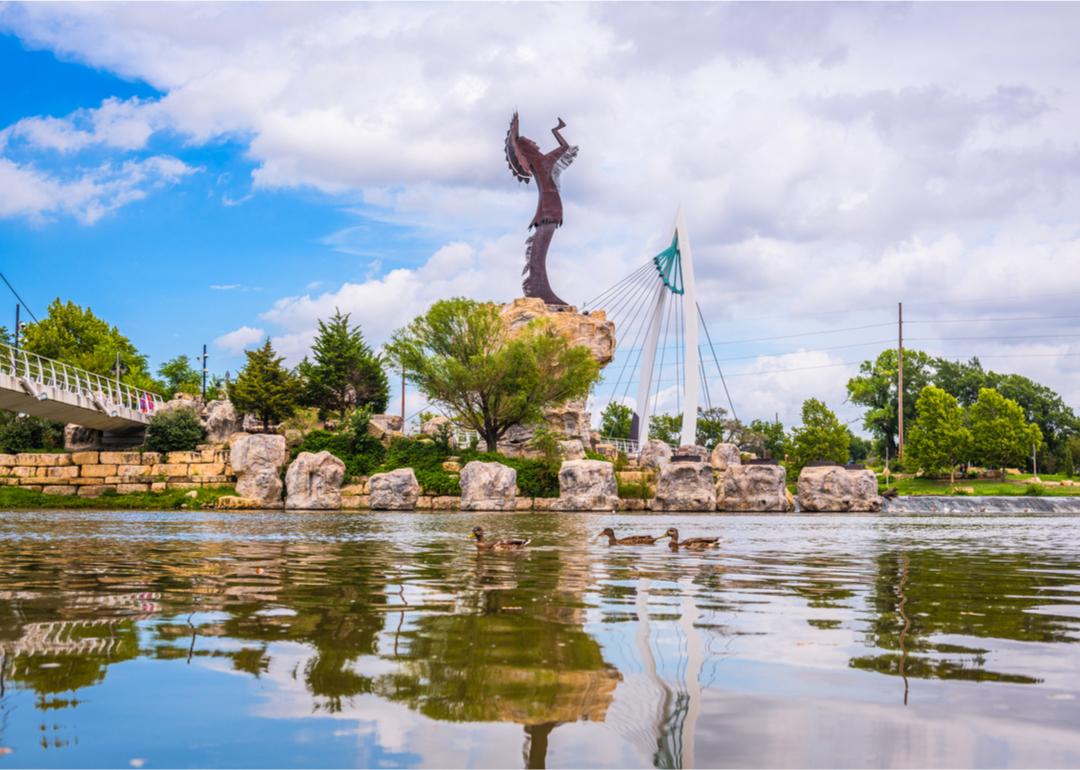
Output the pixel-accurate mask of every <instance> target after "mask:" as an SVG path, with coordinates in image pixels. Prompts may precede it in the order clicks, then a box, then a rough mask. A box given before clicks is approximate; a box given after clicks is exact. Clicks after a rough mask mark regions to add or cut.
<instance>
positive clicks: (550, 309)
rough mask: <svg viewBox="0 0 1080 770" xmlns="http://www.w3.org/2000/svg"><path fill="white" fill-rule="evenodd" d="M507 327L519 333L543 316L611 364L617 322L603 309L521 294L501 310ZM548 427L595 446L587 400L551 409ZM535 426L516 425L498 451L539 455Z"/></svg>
mask: <svg viewBox="0 0 1080 770" xmlns="http://www.w3.org/2000/svg"><path fill="white" fill-rule="evenodd" d="M500 315H501V316H502V321H503V324H504V326H505V327H506V329H507V330H508V331H509V332H510V333H511V334H513V333H515V332H520V331H521V330H523V329H524V328H525V327H526V326H528V325H529V324H530V323H531V322H533V321H535V320H537V319H541V318H542V319H544V320H546V321H547V322H549V323H550V324H551V325H552V326H553V327H554V328H555V329H556V330H558V331H559V332H560V333H562V334H563V335H564V336H565V337H566V338H567V339H568V340H569V341H570V343H571V344H573V345H581V346H583V347H586V348H588V349H589V352H590V353H592V356H593V358H594V359H596V363H598V364H599V365H600V367H601V368H603V367H604V366H606V365H607V364H609V363H611V359H612V358H613V357H614V355H615V324H614V323H613V322H611V321H609V320H607V315H606V314H605V313H604V311H602V310H597V311H592V312H588V313H579V312H578V311H577V308H575V307H573V306H572V305H548V304H545V302H544V301H543V300H542V299H538V298H535V297H520V298H518V299H515V300H514V301H513V302H510V303H508V304H506V305H503V306H502V310H501V311H500ZM544 420H545V423H546V425H547V427H548V428H549V429H550V430H551V431H552V432H553V433H555V434H556V435H557V436H559V437H560V438H562V439H564V440H575V439H576V440H578V441H580V442H581V444H582V446H583V447H584V448H586V449H589V448H592V428H591V422H592V416H591V414H590V413H589V411H588V410H587V409H586V404H585V399H578V400H575V401H568V402H567V403H565V404H563V405H561V406H558V407H554V408H552V409H548V410H546V411H545V413H544ZM534 434H535V428H534V427H532V426H528V425H514V426H512V427H511V428H510V429H509V430H508V431H507V432H506V434H505V435H504V436H503V438H502V440H501V441H499V452H500V453H502V454H504V455H506V456H507V457H537V456H539V455H538V453H537V452H536V450H535V449H533V447H532V440H533V436H534Z"/></svg>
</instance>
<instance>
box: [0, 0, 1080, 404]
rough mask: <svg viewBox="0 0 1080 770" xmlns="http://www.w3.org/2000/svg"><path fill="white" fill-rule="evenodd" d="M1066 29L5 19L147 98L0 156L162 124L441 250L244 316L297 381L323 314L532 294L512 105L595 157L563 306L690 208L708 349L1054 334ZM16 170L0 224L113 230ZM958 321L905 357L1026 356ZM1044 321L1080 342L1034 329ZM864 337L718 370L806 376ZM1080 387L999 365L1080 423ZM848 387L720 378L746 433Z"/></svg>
mask: <svg viewBox="0 0 1080 770" xmlns="http://www.w3.org/2000/svg"><path fill="white" fill-rule="evenodd" d="M1076 21H1077V11H1076V8H1075V7H1074V6H1069V5H1067V4H1062V5H1040V6H1038V7H1037V8H1036V9H1035V10H1034V11H1033V10H1032V9H1030V8H1021V7H1017V6H1010V5H1004V4H997V5H975V4H972V5H965V6H954V5H939V4H915V5H876V6H875V5H858V4H817V5H788V6H783V5H761V6H756V5H749V4H712V5H708V4H707V5H701V4H670V5H652V4H595V5H587V4H540V3H534V4H526V5H495V6H491V5H470V4H465V5H420V4H406V5H392V4H368V5H346V4H331V5H316V6H310V5H308V6H294V5H286V4H270V5H256V6H252V5H230V4H213V5H212V4H201V5H194V6H180V7H173V8H169V9H168V10H167V11H166V10H163V9H161V8H159V7H154V6H152V5H147V6H126V5H125V6H113V5H108V4H105V5H93V4H90V5H66V4H64V5H58V4H25V5H7V6H3V7H2V8H0V28H4V29H7V30H10V31H12V32H14V33H15V34H17V35H19V36H20V37H21V38H22V39H23V40H25V41H27V42H28V43H29V44H32V45H37V46H42V47H47V48H50V49H52V50H55V51H58V52H59V53H60V54H62V55H63V56H66V57H68V58H73V59H75V60H79V61H83V62H86V63H88V64H90V65H92V66H97V67H103V68H107V69H110V70H112V71H115V72H118V73H120V74H121V75H123V76H126V77H135V78H142V79H145V80H146V81H148V82H150V83H151V84H152V85H154V86H156V87H157V88H159V89H161V90H162V91H163V92H164V93H165V96H164V97H163V98H161V99H160V100H157V101H139V100H128V101H118V100H107V101H106V102H104V103H103V104H102V105H101V107H100V108H99V109H97V110H85V111H79V112H77V113H75V114H73V115H70V116H67V117H65V118H46V117H41V118H27V119H25V120H23V121H20V122H19V123H16V124H15V125H14V126H12V127H9V128H8V129H7V130H5V131H4V132H0V147H3V146H5V145H6V146H7V147H8V148H9V149H10V148H11V147H12V146H23V145H26V146H33V147H37V148H39V149H45V148H50V149H51V150H52V151H55V152H57V153H65V152H66V153H73V152H76V151H78V150H80V149H85V148H86V147H90V146H102V147H108V148H113V149H117V150H133V149H140V148H144V147H145V146H146V144H147V142H148V141H149V138H150V137H151V136H152V135H153V133H154V132H158V131H169V132H175V133H177V134H179V135H180V136H182V137H184V138H185V139H186V141H189V142H191V143H194V144H199V143H204V142H209V141H217V140H220V139H222V138H228V139H234V140H239V141H241V142H244V143H245V144H246V145H247V152H248V155H249V157H250V158H251V159H253V160H254V161H255V163H256V164H257V168H256V170H255V172H254V175H253V180H252V184H253V190H254V192H255V194H258V193H259V191H261V190H264V189H267V188H274V189H278V188H292V187H302V186H307V187H312V188H315V189H318V190H321V191H324V192H328V193H331V194H340V195H341V196H342V200H343V201H345V202H347V203H348V204H353V205H355V204H356V203H357V202H358V201H362V202H363V203H364V204H366V205H365V207H364V208H363V209H362V211H363V216H365V217H378V218H379V219H381V220H384V221H385V222H388V223H391V224H393V225H395V226H399V227H402V228H408V229H410V230H412V231H419V232H421V233H423V234H424V235H426V236H428V237H430V238H431V239H433V240H437V241H439V242H442V243H446V244H447V246H445V247H444V249H443V250H442V251H440V252H439V253H438V254H436V255H435V256H433V257H432V259H431V260H430V261H429V262H428V263H427V264H426V265H423V266H421V267H419V268H415V269H403V268H397V269H390V270H388V271H383V270H382V269H381V267H380V266H379V265H378V264H377V262H378V261H381V263H382V264H396V260H395V259H394V257H395V255H394V254H392V253H372V250H371V247H370V246H369V245H368V241H369V239H368V238H366V237H358V236H363V235H364V233H365V231H364V230H363V228H364V227H366V226H367V224H368V223H367V222H364V221H360V222H358V223H357V225H356V226H355V227H349V226H346V227H342V228H341V229H340V230H339V231H338V232H336V233H333V234H328V235H327V236H326V238H325V239H324V245H326V246H328V247H329V248H334V249H336V250H338V251H340V252H342V253H344V254H351V255H355V256H360V257H362V258H364V259H366V260H374V261H375V263H376V264H375V267H373V268H372V275H371V276H370V277H369V278H368V279H366V280H364V281H359V282H348V283H344V284H342V285H340V286H339V287H338V288H336V289H332V290H325V291H318V289H320V288H321V287H311V288H308V290H307V293H306V294H303V295H300V296H294V297H286V298H282V299H280V300H279V301H278V302H276V303H274V304H273V305H272V306H271V307H269V308H268V310H267V311H266V312H265V313H264V314H263V315H262V317H261V320H262V322H265V324H266V326H267V327H268V328H269V329H270V330H271V332H272V333H274V334H275V341H276V343H277V344H279V345H280V346H281V348H282V350H283V351H284V352H286V353H288V355H289V357H290V359H291V360H295V359H296V358H298V357H299V356H301V355H302V354H303V352H304V348H305V346H306V345H307V344H308V343H309V341H310V339H311V336H312V331H313V329H314V326H315V320H316V319H317V318H319V317H325V315H327V314H329V313H330V312H333V309H334V307H338V306H340V307H341V309H342V310H347V311H351V312H353V313H354V318H355V320H357V321H358V322H360V323H361V324H362V325H363V326H364V329H365V332H366V333H367V334H368V335H369V337H370V338H371V339H372V340H373V341H374V342H376V343H378V342H381V341H382V340H383V339H384V338H385V336H386V335H387V334H388V333H389V331H390V330H391V329H393V328H395V327H396V326H398V325H400V324H401V323H403V322H405V321H407V320H408V319H409V318H411V317H412V316H413V315H415V314H416V313H417V312H420V311H421V310H423V308H424V307H425V306H426V305H427V304H429V303H430V302H431V301H433V300H434V299H437V298H439V297H442V296H448V295H451V294H467V295H470V296H476V297H484V298H488V297H490V298H496V299H509V298H511V297H512V296H515V295H516V294H518V293H519V289H518V286H517V281H518V276H517V275H516V274H517V271H518V269H519V265H520V264H521V258H522V256H521V255H522V246H521V243H522V241H523V240H524V237H525V231H524V226H525V224H526V223H527V221H528V217H529V216H530V214H531V211H532V208H533V206H534V205H535V198H534V195H535V193H534V190H533V188H532V187H531V186H530V187H529V188H524V187H519V186H517V185H516V184H515V183H514V182H513V181H512V180H511V179H510V177H509V175H508V173H507V171H506V169H505V164H504V160H503V158H502V148H501V144H502V139H503V133H504V131H505V127H506V122H507V119H508V117H509V114H510V113H511V112H512V110H513V109H514V108H515V107H520V108H521V110H522V121H523V131H524V132H525V133H526V134H527V135H529V136H531V137H533V138H535V139H537V140H538V141H540V142H541V144H543V145H545V146H550V142H551V139H550V134H549V133H548V129H549V128H550V126H551V125H553V124H554V122H555V117H556V116H558V115H562V117H564V118H565V119H566V120H567V122H568V123H569V124H570V125H569V127H568V128H567V129H566V132H565V133H566V135H567V138H568V139H569V140H570V141H571V142H573V143H576V144H580V146H581V154H580V156H579V158H578V160H577V161H576V162H575V164H574V166H573V167H572V168H571V169H570V170H569V171H567V173H566V175H564V177H563V191H564V198H565V204H566V225H565V227H564V228H563V229H562V230H561V231H560V232H559V233H558V234H557V236H556V237H555V239H554V242H553V246H552V252H551V256H550V268H551V269H550V272H551V273H552V275H553V280H554V283H555V289H556V291H558V292H560V293H562V294H563V295H564V296H565V297H566V298H567V299H569V300H571V301H575V302H578V301H581V300H583V299H585V298H586V297H588V296H592V295H595V294H597V293H599V291H600V290H602V289H603V288H605V287H606V286H609V285H611V284H613V283H615V282H616V281H617V280H618V279H619V278H620V277H622V276H623V275H625V274H626V273H628V272H629V271H630V269H632V267H634V266H636V265H638V264H640V263H641V262H642V261H643V260H644V259H645V258H646V256H648V255H649V254H650V253H651V252H652V251H654V250H656V249H657V247H659V246H660V245H661V244H662V243H663V242H664V241H665V239H666V237H667V232H666V231H667V228H668V226H669V223H670V217H671V215H672V213H673V211H674V208H675V206H676V205H677V204H678V203H679V202H681V203H682V204H683V205H684V207H685V210H686V213H687V219H688V222H689V225H690V231H691V234H692V236H693V242H694V251H695V258H696V261H697V266H698V274H699V285H700V289H701V295H702V297H701V303H702V305H703V307H704V309H705V312H706V315H707V316H708V317H709V319H710V326H711V329H712V331H713V333H714V335H716V336H718V337H722V338H727V339H743V338H757V337H765V336H769V335H784V334H795V333H804V332H807V331H817V330H820V329H827V328H833V327H855V326H860V325H864V324H869V323H874V322H881V321H885V322H887V321H889V320H890V319H891V318H892V317H893V316H894V313H895V303H896V302H897V301H898V300H904V301H905V304H908V305H910V306H911V308H912V313H913V316H912V318H913V320H923V321H934V320H939V319H941V318H956V317H999V316H1009V315H1017V314H1020V313H1021V311H1023V314H1026V315H1054V314H1058V315H1068V314H1069V313H1067V312H1065V310H1066V309H1067V308H1069V307H1071V305H1072V304H1074V303H1075V297H1076V296H1077V294H1078V293H1080V271H1078V270H1076V269H1075V265H1076V264H1077V262H1078V259H1080V219H1078V215H1077V213H1076V212H1077V211H1080V182H1078V181H1077V180H1080V173H1078V172H1080V145H1078V143H1077V140H1076V138H1075V130H1074V126H1075V125H1076V124H1077V122H1078V121H1080V85H1078V84H1080V78H1078V77H1077V63H1076V59H1075V35H1074V30H1075V27H1076ZM973 30H977V33H975V32H973ZM897 62H903V66H897ZM7 163H8V165H7V166H4V165H0V181H8V180H9V181H11V182H16V181H17V182H18V183H19V184H18V189H17V190H15V191H11V188H12V184H5V185H3V187H0V215H6V216H14V215H38V214H40V213H43V212H49V211H55V210H65V206H67V209H71V210H75V211H78V212H80V213H79V214H78V215H79V216H81V217H82V218H83V220H84V221H92V218H93V217H94V216H96V215H97V216H99V215H100V214H95V213H94V212H95V211H97V209H96V208H95V207H93V206H91V205H90V204H88V203H82V204H79V203H72V204H63V203H58V202H56V201H58V200H62V199H63V196H58V194H57V193H58V191H57V190H56V188H55V185H53V184H51V183H50V180H49V178H48V177H45V176H44V175H42V174H41V173H40V172H35V171H33V169H32V168H31V167H29V166H18V165H12V164H13V162H7ZM16 172H18V173H19V174H21V176H19V178H18V179H15V178H14V176H13V174H15V173H16ZM5 174H6V175H7V177H5V176H4V175H5ZM138 189H142V188H138ZM60 192H64V193H65V194H66V195H68V196H75V197H77V193H76V192H75V191H74V190H70V189H68V190H63V191H60ZM97 197H98V198H100V197H101V196H100V195H99V196H97ZM95 199H96V198H95V196H90V200H91V201H93V200H95ZM122 199H123V196H122V195H121V194H116V195H113V196H111V197H109V198H108V200H110V201H113V202H115V201H121V200H122ZM241 200H242V199H241ZM230 202H236V201H232V199H230ZM373 210H374V211H375V212H376V213H373ZM358 242H363V245H362V246H357V243H358ZM954 328H956V327H950V326H940V327H933V326H930V325H929V324H928V325H926V326H924V327H923V331H922V332H920V336H924V337H929V338H931V339H930V340H928V341H926V346H927V348H928V349H929V348H930V347H931V344H933V345H935V346H936V347H937V348H938V349H939V350H935V352H941V353H943V354H947V355H957V356H961V357H965V358H966V357H967V356H968V355H970V354H972V353H982V354H984V355H991V354H997V355H1010V356H1013V355H1020V354H1023V353H1025V352H1031V351H1036V350H1042V348H1039V347H1038V344H1039V343H1038V341H1031V342H1024V341H1019V340H1017V341H1015V342H1016V344H1012V345H1009V346H1007V349H1005V347H1006V346H1002V345H996V344H993V343H992V342H990V341H986V342H981V341H980V342H976V341H972V340H968V341H960V340H950V339H947V338H949V337H955V336H962V335H960V334H954V333H953V330H954ZM1009 328H1016V327H1014V326H1010V325H1008V324H1006V325H999V326H993V327H991V332H996V333H998V334H1002V333H1003V330H1006V329H1009ZM1047 328H1053V329H1055V330H1063V331H1065V332H1068V331H1069V330H1080V324H1077V323H1076V321H1075V320H1070V319H1060V320H1059V321H1056V322H1049V323H1043V324H1042V325H1041V326H1039V325H1038V324H1029V325H1026V326H1024V327H1023V330H1024V331H1028V332H1032V333H1033V331H1038V330H1039V329H1042V330H1044V331H1045V330H1046V329H1047ZM882 334H884V332H881V331H880V330H872V331H867V332H866V333H865V334H863V333H861V332H859V331H858V330H855V331H852V332H849V333H847V334H843V335H838V336H827V337H822V338H821V339H819V340H816V341H815V340H811V341H807V340H805V339H801V338H796V339H790V340H787V341H786V343H785V342H784V341H778V342H776V343H775V344H749V345H741V346H736V345H732V346H727V347H726V348H725V349H724V350H722V351H721V354H722V355H740V354H741V355H749V356H757V355H764V354H768V353H782V354H785V355H802V356H811V355H815V353H814V352H813V349H814V348H823V347H828V346H830V345H838V344H841V343H845V342H846V343H848V344H855V343H860V342H865V341H866V340H869V339H877V338H878V336H880V335H882ZM886 336H887V335H886ZM968 336H973V335H968ZM802 345H805V347H804V348H803V349H802V352H801V353H800V352H799V346H802ZM1055 349H1058V348H1055ZM1060 349H1062V350H1064V348H1060ZM873 351H874V349H873V348H866V349H859V350H856V351H854V352H852V353H851V354H848V353H846V352H845V353H844V354H843V359H842V360H850V359H851V358H853V357H865V356H869V355H871V354H872V352H873ZM830 355H833V354H831V353H830ZM1040 355H1043V353H1040ZM1045 355H1047V356H1051V355H1052V354H1051V353H1046V354H1045ZM827 360H828V361H832V362H835V361H836V360H837V359H836V358H828V359H827ZM1070 362H1071V359H1067V358H1060V359H1055V358H1052V357H1048V358H1045V359H1043V358H1029V359H1025V358H1002V359H998V363H1000V364H1001V365H1002V366H1001V368H1005V367H1006V366H1007V367H1009V368H1015V369H1018V370H1021V371H1024V372H1030V373H1036V372H1037V373H1038V374H1039V376H1043V377H1045V378H1046V381H1047V382H1048V383H1049V384H1051V385H1053V386H1055V387H1057V388H1059V389H1061V390H1062V392H1063V393H1065V394H1066V395H1069V397H1070V398H1072V399H1073V402H1074V403H1076V401H1077V400H1080V384H1078V382H1077V377H1076V373H1075V369H1074V368H1071V367H1072V366H1073V365H1072V363H1070ZM987 363H988V364H990V363H991V360H990V359H987ZM814 372H817V373H814ZM847 373H848V372H847V370H844V369H842V368H839V367H838V368H826V369H821V370H806V371H805V372H798V373H793V374H787V375H781V374H780V373H776V374H775V375H767V374H762V379H758V378H756V377H745V378H734V379H733V382H732V387H733V390H735V391H736V393H733V396H735V400H736V406H738V404H739V401H740V399H742V398H746V399H747V400H748V402H749V404H750V406H748V407H746V410H745V411H746V414H745V415H743V411H744V410H743V409H740V416H745V417H747V418H750V417H753V416H769V415H770V414H771V412H772V411H775V408H774V407H776V406H777V405H778V404H780V403H781V402H782V403H784V404H786V405H787V406H786V412H787V413H788V414H791V413H792V411H793V410H797V407H798V402H800V401H801V399H802V398H804V397H806V396H809V395H825V396H826V397H827V400H829V402H830V405H834V404H833V402H834V401H837V400H838V399H839V401H840V402H841V403H842V398H843V393H842V392H840V391H838V390H837V389H836V387H835V383H836V382H841V383H842V380H843V379H845V378H846V375H847ZM1033 376H1034V374H1033ZM785 383H787V384H785ZM830 388H831V390H830ZM739 390H743V392H742V393H738V391H739ZM818 390H822V391H823V392H817V391H818ZM825 390H827V391H828V393H825V392H824V391H825ZM1070 394H1071V395H1070ZM755 411H759V412H762V413H763V414H754V412H755ZM780 411H781V412H782V414H783V413H784V412H785V409H783V408H782V409H780Z"/></svg>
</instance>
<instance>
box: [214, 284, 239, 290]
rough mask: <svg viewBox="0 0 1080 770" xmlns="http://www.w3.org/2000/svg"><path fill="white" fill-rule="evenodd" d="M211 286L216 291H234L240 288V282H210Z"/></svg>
mask: <svg viewBox="0 0 1080 770" xmlns="http://www.w3.org/2000/svg"><path fill="white" fill-rule="evenodd" d="M210 288H211V289H213V290H214V291H233V290H234V289H239V288H240V284H238V283H212V284H210Z"/></svg>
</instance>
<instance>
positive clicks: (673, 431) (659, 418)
mask: <svg viewBox="0 0 1080 770" xmlns="http://www.w3.org/2000/svg"><path fill="white" fill-rule="evenodd" d="M681 434H682V415H681V414H654V415H652V416H651V417H649V438H651V439H653V438H654V439H656V440H657V441H663V442H664V443H665V444H681V443H682V441H681Z"/></svg>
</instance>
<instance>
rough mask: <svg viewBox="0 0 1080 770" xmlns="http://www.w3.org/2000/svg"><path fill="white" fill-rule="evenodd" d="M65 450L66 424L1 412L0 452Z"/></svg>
mask: <svg viewBox="0 0 1080 770" xmlns="http://www.w3.org/2000/svg"><path fill="white" fill-rule="evenodd" d="M63 448H64V424H63V423H59V422H53V421H52V420H46V419H44V418H43V417H19V416H18V415H16V414H14V413H12V412H0V452H2V453H4V454H14V453H16V452H33V451H35V450H41V449H46V450H48V449H55V450H59V449H63Z"/></svg>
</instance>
